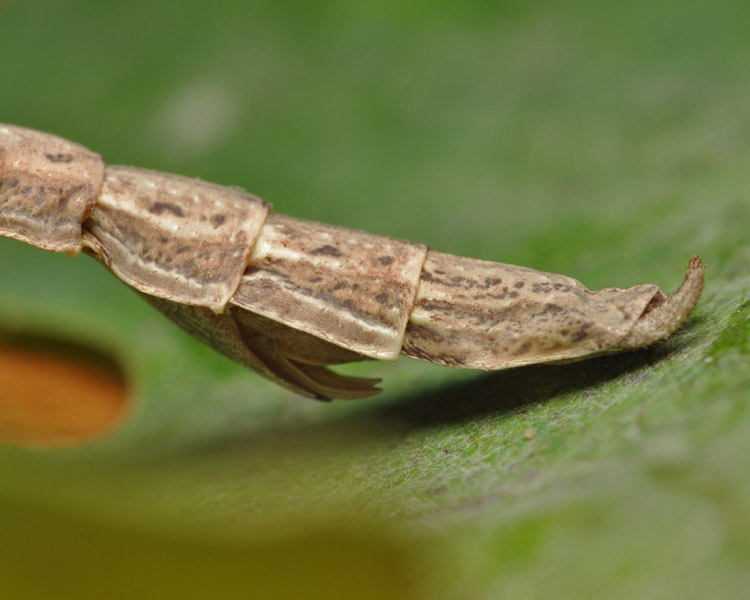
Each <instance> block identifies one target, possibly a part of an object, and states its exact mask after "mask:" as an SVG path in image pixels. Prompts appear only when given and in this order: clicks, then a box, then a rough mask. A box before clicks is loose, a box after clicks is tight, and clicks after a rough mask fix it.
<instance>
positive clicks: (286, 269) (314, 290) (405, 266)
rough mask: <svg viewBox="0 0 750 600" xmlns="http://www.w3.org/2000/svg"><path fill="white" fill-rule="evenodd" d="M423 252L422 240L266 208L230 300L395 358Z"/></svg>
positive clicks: (336, 340) (382, 356)
mask: <svg viewBox="0 0 750 600" xmlns="http://www.w3.org/2000/svg"><path fill="white" fill-rule="evenodd" d="M426 253H427V248H426V247H425V246H422V245H418V244H412V243H410V242H403V241H400V240H394V239H391V238H385V237H379V236H374V235H370V234H368V233H364V232H360V231H352V230H349V229H343V228H340V227H332V226H330V225H323V224H320V223H312V222H310V221H301V220H299V219H293V218H291V217H286V216H283V215H277V214H271V215H269V217H268V220H267V221H266V226H265V227H264V228H263V231H262V232H261V236H260V238H259V240H258V243H257V244H256V246H255V249H254V251H253V254H252V255H251V257H250V262H249V267H248V270H247V271H246V273H245V275H244V276H243V277H242V282H241V283H240V287H239V288H238V290H237V293H236V294H235V295H234V297H233V298H232V304H234V305H235V306H239V307H241V308H244V309H247V310H250V311H252V312H255V313H258V314H260V315H263V316H265V317H268V318H269V319H273V320H275V321H279V322H281V323H284V324H286V325H289V326H290V327H293V328H296V329H299V330H301V331H304V332H307V333H309V334H311V335H314V336H316V337H319V338H321V339H323V340H326V341H328V342H331V343H333V344H336V345H339V346H342V347H344V348H348V349H350V350H352V351H354V352H357V353H360V354H364V355H365V356H369V357H371V358H378V359H381V360H395V359H396V357H397V356H398V354H399V351H400V350H401V341H402V339H403V335H404V329H405V328H406V322H407V320H408V318H409V312H410V311H411V307H412V304H413V302H414V296H415V295H416V291H417V284H418V281H419V273H420V272H421V270H422V263H423V262H424V258H425V255H426ZM383 256H388V257H389V258H391V259H392V260H390V261H382V260H380V259H381V257H383ZM311 276H313V277H311ZM318 278H320V279H318ZM386 291H387V298H386V297H385V296H384V295H383V294H384V292H386Z"/></svg>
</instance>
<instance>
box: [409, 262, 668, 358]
mask: <svg viewBox="0 0 750 600" xmlns="http://www.w3.org/2000/svg"><path fill="white" fill-rule="evenodd" d="M658 295H661V292H660V290H659V288H658V287H657V286H655V285H638V286H635V287H632V288H629V289H626V290H621V289H617V288H608V289H604V290H600V291H598V292H591V291H589V290H587V289H586V288H585V287H584V286H583V285H582V284H581V283H580V282H578V281H576V280H575V279H572V278H570V277H565V276H564V275H554V274H552V273H542V272H540V271H535V270H533V269H527V268H524V267H516V266H513V265H506V264H503V263H494V262H488V261H482V260H475V259H471V258H462V257H458V256H452V255H449V254H441V253H439V252H430V253H429V254H428V255H427V260H426V261H425V265H424V271H423V273H422V281H421V283H420V286H419V292H418V294H417V299H416V302H415V306H414V310H413V311H412V314H411V317H410V319H409V325H408V327H407V329H406V337H405V339H404V349H403V353H404V354H405V355H407V356H413V357H415V358H421V359H423V360H429V361H430V362H436V363H439V364H444V365H450V366H455V367H464V368H470V369H487V370H489V369H501V368H507V367H514V366H519V365H527V364H532V363H539V362H551V361H567V360H573V359H576V358H579V357H584V356H588V355H592V354H598V353H600V352H603V351H607V350H611V349H614V348H616V347H617V344H618V342H619V341H620V340H621V339H622V338H623V337H624V336H625V335H626V334H627V333H628V332H629V331H630V330H631V328H632V327H633V325H634V324H635V323H636V322H637V321H638V319H639V318H640V317H641V315H642V314H643V312H644V310H645V309H646V307H647V306H648V305H649V303H650V302H651V301H652V299H654V298H655V297H657V296H658Z"/></svg>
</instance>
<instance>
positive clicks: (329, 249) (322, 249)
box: [310, 244, 341, 256]
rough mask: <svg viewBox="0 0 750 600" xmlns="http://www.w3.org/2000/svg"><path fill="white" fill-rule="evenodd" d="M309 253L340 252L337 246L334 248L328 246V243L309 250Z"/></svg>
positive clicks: (329, 253)
mask: <svg viewBox="0 0 750 600" xmlns="http://www.w3.org/2000/svg"><path fill="white" fill-rule="evenodd" d="M310 254H312V255H313V256H341V252H340V251H339V249H338V248H334V247H333V246H329V245H328V244H326V245H325V246H320V248H315V249H314V250H311V251H310Z"/></svg>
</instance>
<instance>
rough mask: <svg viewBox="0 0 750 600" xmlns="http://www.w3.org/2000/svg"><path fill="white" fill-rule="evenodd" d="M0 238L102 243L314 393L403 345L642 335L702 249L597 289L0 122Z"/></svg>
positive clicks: (106, 257)
mask: <svg viewBox="0 0 750 600" xmlns="http://www.w3.org/2000/svg"><path fill="white" fill-rule="evenodd" d="M0 236H5V237H10V238H14V239H17V240H21V241H23V242H26V243H29V244H31V245H34V246H37V247H39V248H42V249H44V250H49V251H53V252H66V253H68V254H69V255H71V256H77V255H78V254H79V253H80V252H81V251H83V252H84V253H86V254H88V255H90V256H93V257H94V258H96V259H97V260H99V261H100V262H101V263H103V264H104V265H105V266H106V267H108V268H109V269H110V270H111V271H112V272H113V273H114V274H115V275H116V276H117V277H119V278H120V279H121V280H122V281H124V282H125V283H126V284H128V285H129V286H131V287H132V288H134V289H135V290H136V291H137V292H138V293H139V294H141V295H142V296H143V297H144V298H145V299H146V300H147V301H148V302H149V303H151V304H152V305H153V306H155V307H156V308H157V309H158V310H160V311H161V312H162V313H164V314H165V315H166V316H167V317H168V318H169V319H171V320H172V321H174V322H175V323H177V324H178V325H179V326H181V327H182V328H183V329H185V330H187V331H188V332H189V333H191V334H193V335H194V336H196V337H197V338H199V339H200V340H202V341H203V342H205V343H206V344H208V345H209V346H211V347H213V348H214V349H216V350H217V351H219V352H220V353H222V354H224V355H226V356H228V357H229V358H231V359H234V360H236V361H238V362H240V363H242V364H243V365H246V366H247V367H250V368H251V369H254V370H255V371H258V372H259V373H261V374H262V375H264V376H265V377H267V378H269V379H271V380H273V381H275V382H277V383H279V384H281V385H283V386H286V387H287V388H289V389H291V390H293V391H295V392H297V393H299V394H302V395H304V396H309V397H313V398H319V399H329V398H361V397H366V396H370V395H372V394H375V393H377V392H379V391H380V389H379V388H377V387H375V386H376V384H378V383H379V382H380V380H379V379H365V378H355V377H348V376H343V375H341V374H338V373H335V372H333V371H331V370H329V369H328V366H330V365H336V364H341V363H346V362H351V361H359V360H365V359H378V360H385V361H394V360H396V358H397V357H398V355H399V354H403V355H406V356H411V357H413V358H418V359H421V360H425V361H429V362H432V363H437V364H440V365H446V366H450V367H459V368H466V369H482V370H496V369H505V368H509V367H516V366H521V365H529V364H535V363H550V362H571V361H576V360H580V359H584V358H587V357H590V356H594V355H598V354H602V353H605V352H617V351H621V350H629V349H634V348H641V347H644V346H648V345H649V344H652V343H654V342H657V341H659V340H662V339H664V338H665V337H667V336H668V335H670V334H671V333H672V332H673V331H674V330H675V329H676V328H677V327H678V326H679V325H680V324H681V323H682V322H683V321H684V320H685V319H686V318H687V316H688V315H689V314H690V312H691V311H692V310H693V308H694V307H695V305H696V303H697V302H698V299H699V297H700V294H701V291H702V287H703V271H704V267H703V263H702V262H701V260H700V258H698V257H697V256H696V257H693V259H692V260H691V261H690V263H689V265H688V268H687V273H686V275H685V280H684V282H683V284H682V285H681V287H680V288H679V289H678V290H677V291H676V292H675V293H673V294H672V295H670V296H666V295H665V294H664V293H662V291H661V290H660V289H659V288H658V287H657V286H656V285H636V286H634V287H631V288H628V289H618V288H607V289H603V290H599V291H589V290H587V289H586V288H585V287H584V286H583V285H582V284H581V283H580V282H578V281H576V280H575V279H572V278H570V277H565V276H563V275H555V274H550V273H542V272H539V271H535V270H532V269H527V268H524V267H516V266H512V265H507V264H502V263H496V262H488V261H484V260H476V259H472V258H462V257H458V256H451V255H449V254H443V253H440V252H435V251H433V250H430V249H429V248H427V246H424V245H422V244H414V243H411V242H407V241H402V240H397V239H392V238H387V237H380V236H375V235H370V234H368V233H364V232H361V231H353V230H349V229H344V228H340V227H333V226H330V225H324V224H321V223H314V222H310V221H303V220H300V219H295V218H292V217H288V216H284V215H281V214H277V213H275V212H272V211H271V209H270V206H269V204H267V203H266V202H265V201H263V200H261V199H259V198H256V197H255V196H252V195H250V194H248V193H245V192H242V191H239V190H237V189H235V188H229V187H222V186H218V185H214V184H210V183H206V182H204V181H200V180H196V179H189V178H186V177H180V176H177V175H170V174H166V173H160V172H155V171H147V170H144V169H138V168H133V167H123V166H110V165H106V164H105V163H104V161H103V159H102V158H101V156H99V155H98V154H95V153H93V152H91V151H90V150H88V149H86V148H84V147H82V146H80V145H78V144H75V143H72V142H70V141H67V140H64V139H62V138H59V137H56V136H53V135H50V134H47V133H42V132H38V131H34V130H30V129H25V128H22V127H16V126H12V125H0Z"/></svg>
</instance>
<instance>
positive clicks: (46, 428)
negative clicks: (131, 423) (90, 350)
mask: <svg viewBox="0 0 750 600" xmlns="http://www.w3.org/2000/svg"><path fill="white" fill-rule="evenodd" d="M126 404H127V389H126V386H125V382H124V381H123V379H122V377H120V376H119V375H118V374H117V373H115V372H113V371H112V370H111V369H107V368H104V367H103V366H101V365H97V364H94V363H90V362H87V361H84V360H81V359H80V358H79V359H76V358H75V357H67V356H62V355H60V354H56V353H54V352H53V351H51V350H44V349H35V348H34V349H30V348H24V347H15V346H12V345H3V344H0V443H3V444H13V445H18V446H41V447H51V446H72V445H76V444H81V443H83V442H86V441H88V440H91V439H93V438H95V437H98V436H100V435H102V434H104V433H106V432H108V431H110V430H111V429H113V428H114V427H115V426H117V424H118V423H119V422H120V420H121V419H122V417H123V415H124V412H125V408H126Z"/></svg>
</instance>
